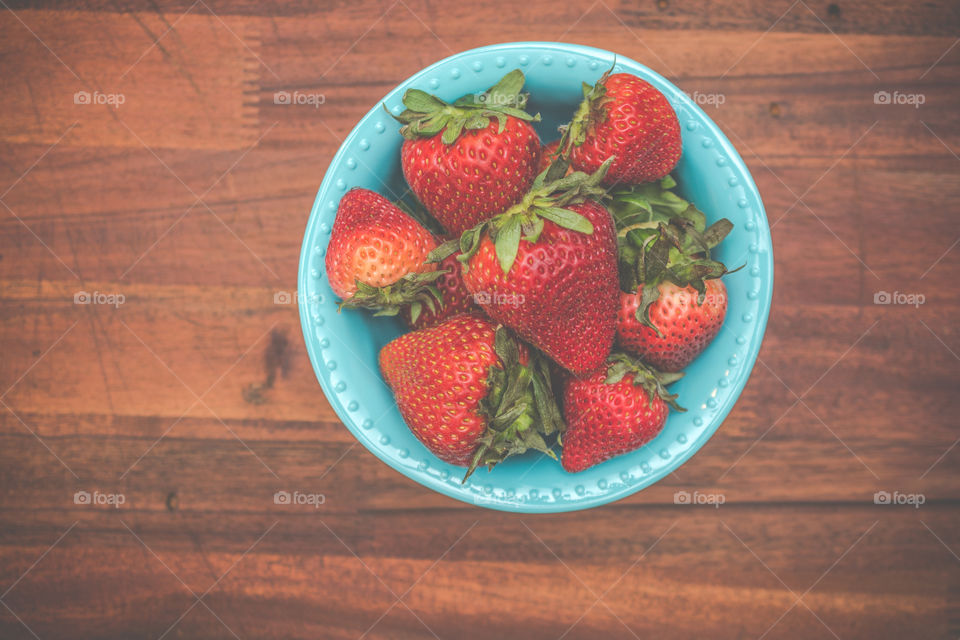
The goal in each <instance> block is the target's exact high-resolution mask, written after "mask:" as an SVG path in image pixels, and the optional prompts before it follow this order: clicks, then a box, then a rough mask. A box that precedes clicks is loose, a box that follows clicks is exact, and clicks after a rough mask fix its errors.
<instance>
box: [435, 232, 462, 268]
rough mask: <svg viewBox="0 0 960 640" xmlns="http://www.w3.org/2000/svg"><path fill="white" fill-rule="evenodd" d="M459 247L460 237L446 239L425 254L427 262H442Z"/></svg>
mask: <svg viewBox="0 0 960 640" xmlns="http://www.w3.org/2000/svg"><path fill="white" fill-rule="evenodd" d="M459 249H460V238H454V239H453V240H447V241H446V242H444V243H443V244H441V245H440V246H439V247H437V248H436V249H434V250H433V251H431V252H430V253H428V254H427V262H443V261H444V260H446V259H447V258H449V257H450V256H452V255H453V254H455V253H456V252H457V251H458V250H459Z"/></svg>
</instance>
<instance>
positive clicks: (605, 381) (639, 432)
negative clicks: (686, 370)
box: [560, 354, 684, 473]
mask: <svg viewBox="0 0 960 640" xmlns="http://www.w3.org/2000/svg"><path fill="white" fill-rule="evenodd" d="M628 374H629V375H628ZM682 375H683V374H661V373H659V372H657V371H654V370H653V369H650V368H649V367H647V366H645V365H643V364H642V363H641V362H639V361H636V360H633V359H631V358H630V357H628V356H626V355H623V354H615V355H613V356H611V358H610V367H609V368H608V369H606V370H603V369H601V370H600V371H597V372H596V373H594V374H593V375H591V376H590V377H588V378H584V379H582V380H581V379H578V378H575V377H573V376H568V377H567V378H566V379H565V380H564V382H563V384H562V392H561V393H562V404H563V415H564V417H565V419H566V422H567V430H566V433H565V434H564V436H563V452H562V454H561V456H560V464H561V465H563V468H564V469H566V470H567V471H569V472H572V473H573V472H577V471H583V470H584V469H588V468H590V467H592V466H594V465H596V464H600V463H601V462H604V461H605V460H609V459H610V458H612V457H614V456H619V455H621V454H624V453H627V452H630V451H634V450H635V449H638V448H639V447H641V446H643V445H644V444H646V443H648V442H650V441H651V440H652V439H653V438H654V437H656V435H657V434H658V433H660V431H661V429H663V425H664V423H666V421H667V415H668V414H669V413H670V409H669V408H670V407H673V408H674V409H676V410H678V411H684V409H683V408H682V407H680V406H679V405H677V403H676V397H677V396H676V395H672V394H670V393H668V392H667V391H666V389H665V386H666V385H667V384H669V383H671V382H673V381H675V380H677V379H679V378H680V377H681V376H682Z"/></svg>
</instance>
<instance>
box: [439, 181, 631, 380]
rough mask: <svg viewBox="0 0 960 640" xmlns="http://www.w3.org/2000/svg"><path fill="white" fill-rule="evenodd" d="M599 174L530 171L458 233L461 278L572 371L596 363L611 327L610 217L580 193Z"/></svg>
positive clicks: (614, 296) (593, 186) (484, 303)
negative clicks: (532, 177) (558, 175)
mask: <svg viewBox="0 0 960 640" xmlns="http://www.w3.org/2000/svg"><path fill="white" fill-rule="evenodd" d="M604 168H605V167H604ZM602 175H603V172H602V171H599V172H597V174H595V175H594V176H589V177H588V176H586V175H584V174H582V173H576V174H572V175H570V176H568V177H566V178H563V179H562V180H560V181H557V182H553V183H550V184H546V185H544V184H541V181H542V180H543V179H544V177H543V176H541V177H538V178H537V181H536V182H535V183H534V188H533V189H532V190H531V192H530V193H529V194H527V195H526V196H524V199H523V201H522V202H521V203H520V204H518V205H516V206H514V207H512V208H511V209H509V210H507V211H506V212H505V213H503V214H500V215H498V216H496V217H494V218H493V219H492V220H490V221H489V222H488V223H484V224H482V225H479V226H478V227H475V228H474V229H471V230H469V231H467V232H466V233H465V234H464V235H463V237H461V246H462V247H463V248H464V249H466V251H465V253H464V254H463V255H461V256H460V260H461V261H464V262H465V265H464V274H463V281H464V283H465V284H466V286H467V289H468V290H469V291H470V292H471V293H473V294H474V300H475V301H476V302H477V304H479V305H480V306H481V307H482V308H483V309H484V311H486V312H487V314H489V315H490V317H491V318H494V319H495V320H498V321H500V322H502V323H503V324H505V325H507V326H508V327H510V328H512V329H514V330H515V331H516V332H517V333H518V334H519V335H520V336H521V337H522V338H523V339H524V340H527V341H528V342H530V343H532V344H533V345H535V346H536V347H538V348H539V349H541V350H542V351H543V352H545V353H546V354H547V355H548V356H550V357H551V358H553V360H555V361H556V362H557V364H559V365H560V366H562V367H564V368H566V369H567V370H568V371H571V372H573V373H575V374H577V375H584V374H587V373H590V372H592V371H594V370H595V369H597V368H598V367H599V366H600V365H601V364H603V361H604V359H605V358H606V357H607V354H609V352H610V348H611V346H612V344H613V338H614V333H615V331H616V326H615V325H616V309H617V301H618V291H617V253H616V236H615V232H614V227H613V221H612V220H611V218H610V213H609V212H608V211H607V210H606V209H605V208H604V207H603V205H600V204H598V203H597V202H595V201H593V200H589V199H587V198H588V196H590V195H595V194H596V193H597V191H598V188H597V184H598V183H599V181H600V179H601V178H602ZM449 245H450V243H448V244H446V245H441V247H440V248H439V249H438V250H437V252H435V254H434V256H436V255H438V254H440V255H442V254H443V253H444V251H445V250H449Z"/></svg>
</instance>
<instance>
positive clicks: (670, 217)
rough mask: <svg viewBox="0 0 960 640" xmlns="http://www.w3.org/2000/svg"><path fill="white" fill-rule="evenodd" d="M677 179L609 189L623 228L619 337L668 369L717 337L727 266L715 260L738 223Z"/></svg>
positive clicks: (684, 363)
mask: <svg viewBox="0 0 960 640" xmlns="http://www.w3.org/2000/svg"><path fill="white" fill-rule="evenodd" d="M675 184H676V183H674V182H673V181H672V180H671V179H669V178H667V179H664V180H662V181H661V182H660V183H659V184H656V183H651V184H645V185H641V186H639V187H630V188H628V189H621V190H617V191H614V192H612V193H611V194H609V196H608V197H609V198H610V202H609V206H610V210H611V211H612V212H613V215H614V220H615V221H616V224H617V228H618V229H619V230H620V231H619V233H618V243H619V244H618V251H619V262H620V286H621V287H622V293H621V294H620V311H619V313H618V317H617V340H618V344H619V345H620V347H621V348H623V349H624V350H625V351H627V352H629V353H631V354H633V355H636V356H639V357H641V358H643V359H644V360H645V361H646V362H648V363H650V364H652V365H653V366H654V367H656V368H658V369H660V370H662V371H670V372H673V371H679V370H680V369H682V368H684V367H685V366H687V365H688V364H690V362H692V361H693V359H694V358H696V357H697V356H698V355H699V354H700V353H701V352H702V351H703V350H704V349H705V348H706V347H707V345H708V344H709V343H710V341H711V340H713V339H714V337H716V335H717V333H718V332H719V331H720V326H721V325H722V324H723V320H724V316H725V315H726V312H727V289H726V287H725V286H724V284H723V283H722V282H720V280H719V278H720V277H721V276H723V275H724V274H726V273H728V271H727V268H726V266H724V265H723V263H721V262H717V261H716V260H713V259H712V258H711V257H710V251H711V250H712V249H713V248H714V247H716V246H717V245H718V244H719V243H720V242H721V241H722V240H723V238H724V237H726V235H727V234H728V233H729V232H730V231H731V229H732V228H733V225H732V224H731V223H730V221H729V220H727V219H725V218H724V219H721V220H719V221H717V222H715V223H714V224H712V225H711V226H710V227H707V226H706V218H705V216H704V215H703V213H702V212H701V211H700V210H698V209H697V208H696V207H694V206H693V205H691V204H690V203H689V202H687V201H686V200H684V199H682V198H680V197H679V196H677V195H676V194H674V193H672V192H671V191H669V189H670V188H671V187H672V186H674V185H675Z"/></svg>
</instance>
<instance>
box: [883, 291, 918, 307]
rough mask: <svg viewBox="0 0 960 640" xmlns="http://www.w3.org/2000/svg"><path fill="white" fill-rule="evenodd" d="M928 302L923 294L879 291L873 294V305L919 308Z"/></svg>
mask: <svg viewBox="0 0 960 640" xmlns="http://www.w3.org/2000/svg"><path fill="white" fill-rule="evenodd" d="M926 301H927V297H926V296H925V295H923V294H922V293H901V292H900V291H894V292H893V293H890V292H889V291H877V292H876V293H874V294H873V304H907V305H912V306H914V307H919V306H920V305H922V304H923V303H924V302H926Z"/></svg>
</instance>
